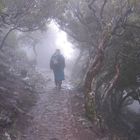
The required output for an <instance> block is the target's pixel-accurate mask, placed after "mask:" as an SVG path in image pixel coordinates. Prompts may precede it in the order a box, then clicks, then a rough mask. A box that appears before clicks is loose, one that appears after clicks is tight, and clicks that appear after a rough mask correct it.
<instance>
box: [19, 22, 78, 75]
mask: <svg viewBox="0 0 140 140" xmlns="http://www.w3.org/2000/svg"><path fill="white" fill-rule="evenodd" d="M46 28H47V30H44V31H39V32H38V31H37V32H34V33H33V36H37V40H38V41H37V42H35V49H36V52H37V54H36V55H35V52H34V48H33V43H25V42H24V41H22V42H20V43H21V44H20V45H21V46H22V47H21V48H22V51H24V52H25V53H26V55H27V57H28V59H29V60H31V61H33V60H35V59H36V68H37V69H40V70H47V71H49V70H50V68H49V67H50V66H49V63H50V58H51V56H52V55H53V53H54V52H55V50H56V49H60V50H61V53H62V54H63V56H64V57H65V61H66V70H65V72H66V75H67V76H68V75H70V74H71V72H72V69H73V66H74V64H75V61H76V59H77V57H78V55H79V50H78V49H77V48H76V46H75V45H73V43H72V42H70V41H69V40H68V37H67V34H66V32H64V31H62V30H61V29H59V26H58V25H57V24H56V23H55V22H54V21H52V22H50V24H49V25H48V26H47V27H46ZM21 34H22V33H18V35H19V36H21ZM21 38H22V37H21ZM29 42H30V41H29Z"/></svg>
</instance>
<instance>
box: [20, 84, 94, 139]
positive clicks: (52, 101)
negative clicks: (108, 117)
mask: <svg viewBox="0 0 140 140" xmlns="http://www.w3.org/2000/svg"><path fill="white" fill-rule="evenodd" d="M72 94H73V93H72V91H71V90H70V88H69V85H68V84H67V85H64V87H63V89H62V90H61V91H58V90H56V89H54V87H53V85H49V86H47V87H46V89H45V92H42V93H40V95H39V99H38V102H37V103H36V105H35V106H34V107H33V109H32V110H31V112H30V113H31V115H32V116H33V117H34V118H33V120H32V122H31V124H30V126H29V128H28V129H27V130H26V131H25V134H24V137H23V138H22V140H94V139H95V135H94V134H93V132H92V131H91V130H90V129H89V128H86V127H84V125H83V124H82V123H83V122H82V119H81V121H80V118H79V122H76V119H75V118H76V117H77V120H78V117H79V116H76V114H78V113H77V112H76V110H75V111H74V110H73V109H72V106H73V104H77V103H75V101H74V102H72V101H71V100H72V97H73V96H72ZM79 109H80V108H79ZM79 111H80V110H79Z"/></svg>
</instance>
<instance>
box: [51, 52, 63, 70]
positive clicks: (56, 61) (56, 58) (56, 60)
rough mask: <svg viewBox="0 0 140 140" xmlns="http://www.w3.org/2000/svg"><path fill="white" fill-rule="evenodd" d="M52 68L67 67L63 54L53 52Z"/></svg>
mask: <svg viewBox="0 0 140 140" xmlns="http://www.w3.org/2000/svg"><path fill="white" fill-rule="evenodd" d="M50 68H51V69H53V70H55V69H56V70H57V69H64V68H65V58H64V56H63V55H61V54H53V56H52V57H51V60H50Z"/></svg>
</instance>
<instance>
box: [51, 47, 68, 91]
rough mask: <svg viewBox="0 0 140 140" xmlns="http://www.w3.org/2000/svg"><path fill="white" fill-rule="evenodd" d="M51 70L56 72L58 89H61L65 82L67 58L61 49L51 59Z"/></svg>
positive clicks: (55, 77) (55, 78)
mask: <svg viewBox="0 0 140 140" xmlns="http://www.w3.org/2000/svg"><path fill="white" fill-rule="evenodd" d="M50 68H51V69H52V70H53V72H54V80H55V85H56V88H58V89H61V85H62V81H63V80H65V76H64V68H65V58H64V56H63V55H62V54H61V51H60V50H59V49H57V50H56V51H55V53H54V54H53V55H52V57H51V60H50Z"/></svg>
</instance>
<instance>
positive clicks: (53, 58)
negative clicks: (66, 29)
mask: <svg viewBox="0 0 140 140" xmlns="http://www.w3.org/2000/svg"><path fill="white" fill-rule="evenodd" d="M52 64H53V65H55V66H56V65H59V57H58V56H57V55H54V56H53V57H52Z"/></svg>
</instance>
